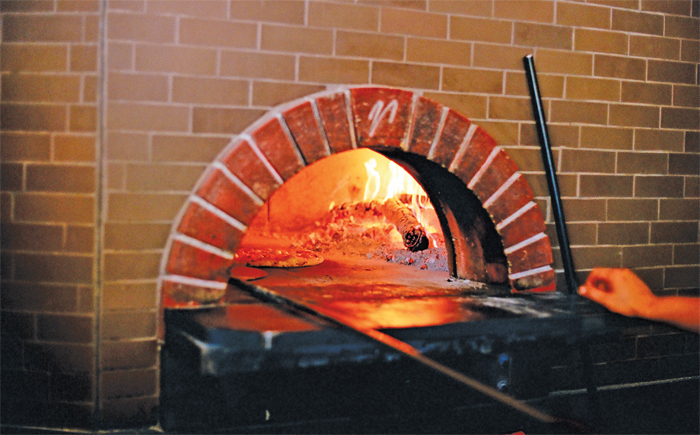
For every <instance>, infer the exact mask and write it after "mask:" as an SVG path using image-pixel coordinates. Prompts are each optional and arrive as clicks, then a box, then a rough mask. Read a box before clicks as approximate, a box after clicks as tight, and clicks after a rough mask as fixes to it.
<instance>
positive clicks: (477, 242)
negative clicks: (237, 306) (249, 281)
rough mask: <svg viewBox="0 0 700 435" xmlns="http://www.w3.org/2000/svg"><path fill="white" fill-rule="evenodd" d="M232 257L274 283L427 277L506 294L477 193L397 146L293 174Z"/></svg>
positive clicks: (416, 284)
mask: <svg viewBox="0 0 700 435" xmlns="http://www.w3.org/2000/svg"><path fill="white" fill-rule="evenodd" d="M419 180H420V181H419ZM434 205H436V206H434ZM411 237H413V240H412V239H411ZM329 263H330V264H329ZM360 263H361V264H362V265H363V266H362V270H363V273H357V269H358V265H359V264H360ZM233 264H234V267H233V268H232V273H233V274H234V276H235V275H236V274H241V275H243V277H244V278H245V277H246V276H247V274H250V273H253V274H255V273H256V271H254V270H252V271H251V270H245V269H242V268H241V266H253V267H260V266H262V268H263V269H264V270H266V272H262V271H261V272H259V274H260V275H262V274H263V273H269V274H270V276H271V277H275V278H276V280H275V283H277V284H276V285H278V286H279V285H282V284H286V285H287V286H290V285H294V286H304V285H305V284H304V280H310V279H311V278H312V277H318V276H327V275H329V274H330V275H333V277H332V278H333V281H334V282H337V281H338V280H339V279H340V277H343V285H344V286H345V287H344V288H345V289H347V288H349V287H348V286H355V287H356V288H357V289H358V292H359V293H363V291H364V293H365V294H368V293H367V292H366V288H367V286H368V285H369V286H371V285H372V284H373V283H377V282H380V281H381V282H382V283H383V285H385V286H386V285H392V280H393V281H401V283H402V285H404V286H405V287H404V288H405V289H406V290H404V291H403V293H402V296H403V297H410V296H411V295H412V294H416V293H420V294H421V295H425V291H426V289H425V287H426V284H425V281H426V280H428V279H429V280H432V281H433V282H434V285H432V286H431V287H437V286H440V285H448V281H454V280H463V282H462V284H461V286H460V288H461V289H462V290H464V288H467V289H473V290H477V289H482V290H483V289H484V288H485V287H486V286H485V285H486V284H489V285H490V286H488V287H489V288H490V290H491V292H498V293H505V292H510V288H509V287H508V286H507V284H508V274H507V270H508V266H507V259H506V257H505V255H504V253H503V245H502V243H501V239H500V237H499V235H498V233H497V232H496V229H495V227H494V225H493V223H492V222H491V220H490V218H489V216H488V214H487V212H486V210H484V208H483V207H482V206H481V203H480V201H479V200H478V198H476V196H475V195H474V194H473V193H472V192H471V191H470V190H469V189H467V188H466V186H464V183H462V182H461V181H460V180H459V179H458V178H457V177H455V176H454V175H452V174H450V173H449V172H448V171H446V170H445V169H444V168H442V167H440V166H439V165H436V164H434V163H432V162H430V161H429V160H427V159H426V158H424V157H422V156H417V155H413V154H410V153H405V152H398V151H395V150H384V151H383V152H382V150H379V151H378V152H375V151H372V150H370V149H360V150H352V151H346V152H343V153H340V154H337V155H333V156H329V157H326V158H324V159H322V160H320V161H318V162H315V163H313V164H312V165H309V166H307V167H306V168H305V169H304V170H303V171H301V172H300V173H298V174H296V175H295V176H293V177H291V178H290V179H289V180H287V181H286V182H285V184H284V185H283V186H282V187H280V188H279V189H278V190H277V191H276V192H275V193H274V194H273V195H272V196H271V197H270V198H269V199H268V200H267V201H266V202H265V204H264V205H263V206H262V207H261V209H260V211H259V212H258V214H257V215H256V217H255V218H254V219H253V220H252V221H251V223H250V224H249V225H248V228H247V230H246V234H245V236H243V238H242V240H241V243H240V244H239V246H238V248H237V250H236V253H235V258H234V261H233ZM266 266H267V267H266ZM301 267H309V268H308V269H306V268H304V269H302V268H301ZM275 269H281V270H282V272H280V271H279V270H275ZM402 270H403V271H404V273H403V274H402V272H401V271H402ZM316 271H317V272H316ZM370 271H371V272H372V274H371V275H372V277H373V279H369V278H368V275H369V274H368V273H367V272H370ZM314 272H316V273H314ZM282 275H284V276H287V277H288V279H287V280H282V279H281V276H282ZM382 276H386V279H380V278H381V277H382ZM399 276H402V278H399ZM351 277H352V278H351ZM292 280H293V281H298V282H295V283H293V284H292V283H291V282H289V281H292ZM329 280H330V278H329ZM285 281H286V282H285ZM269 283H270V279H266V280H265V284H266V285H273V284H269ZM316 284H317V285H318V282H316ZM412 288H413V289H414V290H413V291H412V290H411V289H412ZM372 293H373V294H375V295H376V294H377V293H378V292H377V291H376V290H375V291H373V292H372ZM394 296H396V295H394ZM325 297H326V298H331V296H330V295H325Z"/></svg>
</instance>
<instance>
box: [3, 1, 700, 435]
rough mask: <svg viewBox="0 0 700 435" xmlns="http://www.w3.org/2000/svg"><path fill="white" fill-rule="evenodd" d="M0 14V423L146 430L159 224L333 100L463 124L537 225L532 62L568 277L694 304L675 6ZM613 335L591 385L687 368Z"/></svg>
mask: <svg viewBox="0 0 700 435" xmlns="http://www.w3.org/2000/svg"><path fill="white" fill-rule="evenodd" d="M0 8H1V10H2V21H1V23H0V25H1V26H2V49H1V56H2V57H1V59H0V60H1V62H0V63H1V70H2V77H1V78H2V117H1V119H0V121H1V123H2V124H1V126H2V136H1V140H2V146H1V154H0V157H1V160H2V180H1V187H2V196H1V200H2V203H1V210H2V276H1V277H2V333H3V337H2V382H3V389H2V396H3V397H2V399H3V402H2V403H3V412H2V419H3V424H17V425H46V426H67V427H100V428H107V427H126V426H144V425H150V424H154V423H155V422H156V411H155V410H156V407H157V404H158V377H159V369H158V359H157V354H158V352H157V340H156V325H157V319H158V314H157V313H158V307H157V304H158V296H157V294H156V287H157V283H156V279H157V277H158V274H159V267H160V261H161V257H162V255H163V250H164V247H165V243H166V240H167V236H168V234H169V232H170V228H171V225H172V222H173V219H174V218H175V216H176V214H177V213H178V211H179V210H180V208H181V206H182V205H183V203H184V202H185V199H186V198H187V196H188V194H189V193H190V191H191V189H192V188H193V186H194V184H195V182H196V181H197V179H198V178H199V177H200V175H201V173H202V171H203V170H204V168H205V167H206V165H207V164H208V163H210V162H211V161H212V160H213V159H214V158H215V157H216V155H217V154H218V152H219V151H220V150H221V149H223V147H224V146H225V145H226V144H227V143H229V142H230V140H232V139H233V138H235V137H236V135H237V134H238V133H239V132H241V131H242V130H243V129H245V127H247V126H248V125H250V124H251V123H252V122H254V121H255V120H256V119H258V118H260V117H261V116H262V115H263V114H265V113H266V112H267V111H269V110H270V109H271V108H273V107H275V106H276V105H278V104H281V103H284V102H287V101H290V100H294V99H297V98H300V97H302V96H304V95H308V94H310V93H314V92H318V91H322V90H325V89H327V87H333V86H335V85H339V84H344V85H359V84H377V85H384V86H397V87H404V88H409V89H411V90H415V91H422V92H423V95H424V96H426V97H428V98H432V99H434V100H437V101H439V102H441V103H443V104H445V105H446V106H448V107H451V108H453V109H455V110H457V111H458V112H460V113H462V114H463V115H465V116H467V117H469V118H470V119H471V120H472V121H474V122H476V123H477V124H478V125H480V126H481V127H483V128H484V129H485V130H486V131H488V132H489V133H490V134H491V135H492V136H494V138H495V139H496V140H497V141H498V143H499V144H500V145H501V146H503V147H504V148H505V149H506V151H507V152H508V153H509V155H510V156H511V157H512V158H513V159H514V160H515V161H516V163H517V164H518V166H519V168H520V169H521V171H523V173H524V174H525V175H526V177H527V179H528V181H529V182H530V184H531V186H532V187H533V190H534V191H535V194H536V196H537V198H538V202H539V203H540V206H541V208H542V210H543V211H545V212H546V216H547V219H548V222H551V210H550V209H549V204H548V199H547V196H548V193H547V188H546V183H545V179H544V173H543V169H542V164H541V158H540V154H539V147H538V144H537V139H536V133H535V129H534V121H533V118H532V113H531V109H530V100H529V96H528V93H527V86H526V82H525V78H524V72H523V68H522V61H521V59H522V57H523V56H524V55H526V54H528V53H534V55H535V62H536V65H537V68H538V73H539V78H540V84H541V87H542V93H543V97H544V100H545V108H546V110H547V116H548V121H549V128H550V134H551V138H552V142H553V146H554V147H555V157H556V159H557V162H558V166H559V167H558V171H559V180H560V185H561V188H562V192H563V196H564V205H565V213H566V218H567V221H568V228H569V232H570V236H571V239H572V245H573V248H572V249H573V255H574V262H575V264H576V266H577V269H578V270H579V271H580V272H582V273H581V275H582V276H585V273H586V271H587V270H590V269H591V268H592V267H594V266H624V267H630V268H632V269H634V270H635V271H637V272H638V273H639V274H640V275H641V276H642V277H643V278H644V279H645V280H646V281H647V282H648V283H649V284H650V286H651V287H652V288H653V289H654V290H655V291H657V292H659V293H664V294H676V293H682V294H694V295H697V294H698V290H697V289H698V286H699V282H698V281H699V270H700V258H699V257H700V245H699V243H698V241H699V236H698V233H699V225H700V176H699V173H700V144H699V142H700V109H699V106H700V103H699V98H700V96H699V93H698V75H699V72H698V62H700V47H699V44H700V37H699V36H698V35H699V33H700V30H699V19H698V15H699V9H700V5H699V2H697V1H691V0H662V1H657V0H588V1H553V0H542V1H539V0H531V1H509V0H496V1H492V0H483V1H481V0H475V1H469V2H465V1H449V0H446V1H442V0H405V1H391V0H357V1H316V0H308V1H304V0H300V1H294V0H287V1H250V2H249V1H241V0H233V1H227V0H211V1H209V0H201V1H156V0H122V1H119V0H109V1H108V0H102V1H100V0H85V1H77V0H65V1H64V0H45V1H42V0H4V1H2V2H0ZM549 234H550V239H551V240H552V242H553V243H554V244H556V235H555V230H554V227H553V225H550V228H549ZM555 257H558V256H557V255H556V248H555ZM557 261H558V260H557ZM556 267H557V268H560V267H561V266H560V263H558V262H557V264H556ZM635 334H636V335H634V336H631V337H629V339H627V340H626V341H625V342H624V343H622V345H619V346H618V347H617V348H614V349H624V350H625V352H623V353H618V352H614V351H608V352H606V351H601V352H600V353H599V354H600V355H603V356H602V357H600V359H599V361H598V363H599V364H601V367H602V366H603V365H604V366H605V367H613V366H612V365H610V364H608V363H609V361H610V360H611V359H615V358H618V359H620V358H621V359H634V358H637V359H643V360H646V361H652V360H653V361H656V360H658V358H660V357H663V356H665V355H669V354H672V355H675V358H676V359H674V360H673V361H676V362H678V360H679V358H680V357H678V356H679V355H681V356H682V357H683V358H685V360H688V359H690V357H688V352H691V351H689V350H688V349H689V348H690V349H695V348H696V347H697V340H695V341H693V342H692V343H693V345H692V346H691V345H688V344H687V339H681V338H679V336H678V335H677V334H676V332H675V330H671V329H670V328H657V329H654V330H653V331H650V330H645V331H641V332H640V331H636V332H635ZM669 340H670V341H669ZM674 340H675V341H674ZM669 342H671V343H675V342H679V343H682V345H679V346H675V347H674V346H670V347H669V346H664V345H663V343H669ZM630 343H632V344H630ZM650 346H651V348H650ZM662 348H663V349H662ZM630 349H632V350H631V351H630ZM640 349H641V351H640ZM650 349H651V350H650ZM659 349H660V350H659ZM694 352H697V350H694ZM691 357H693V356H692V355H691ZM694 357H695V358H696V355H695V356H694ZM685 360H684V361H685ZM680 363H683V362H680ZM649 364H652V363H649ZM652 365H653V364H652Z"/></svg>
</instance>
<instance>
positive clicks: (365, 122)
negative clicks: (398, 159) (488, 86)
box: [351, 88, 413, 148]
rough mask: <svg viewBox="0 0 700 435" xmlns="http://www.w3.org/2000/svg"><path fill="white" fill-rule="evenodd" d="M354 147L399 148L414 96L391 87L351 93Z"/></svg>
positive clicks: (364, 89) (359, 89)
mask: <svg viewBox="0 0 700 435" xmlns="http://www.w3.org/2000/svg"><path fill="white" fill-rule="evenodd" d="M351 97H352V102H351V103H352V109H353V121H354V123H355V132H356V137H357V145H358V146H361V147H382V148H386V147H395V148H400V147H401V142H402V141H403V140H404V138H405V137H406V129H407V128H408V121H409V120H410V116H411V106H412V98H413V93H412V92H409V91H404V90H400V89H393V88H357V89H353V90H352V91H351Z"/></svg>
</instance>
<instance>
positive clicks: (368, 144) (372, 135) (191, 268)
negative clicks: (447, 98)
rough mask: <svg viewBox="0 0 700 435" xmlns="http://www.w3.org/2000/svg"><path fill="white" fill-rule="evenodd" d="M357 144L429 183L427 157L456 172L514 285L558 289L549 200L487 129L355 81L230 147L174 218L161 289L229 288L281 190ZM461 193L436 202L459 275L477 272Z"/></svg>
mask: <svg viewBox="0 0 700 435" xmlns="http://www.w3.org/2000/svg"><path fill="white" fill-rule="evenodd" d="M358 148H370V149H374V150H377V151H379V152H380V153H384V154H385V155H387V156H389V157H390V158H392V159H395V160H398V161H401V162H402V163H403V164H404V165H408V166H409V167H411V169H412V172H413V173H414V174H416V176H417V177H418V178H419V179H421V180H422V181H423V183H424V184H427V185H428V186H430V185H431V183H433V184H435V182H434V181H431V180H429V179H428V178H427V177H428V175H427V174H428V171H427V170H424V171H421V167H422V166H423V167H424V166H425V164H424V163H421V161H422V160H426V161H428V162H432V163H434V164H437V165H439V167H441V168H442V170H443V171H447V172H449V173H450V174H453V175H454V176H456V177H457V178H458V179H459V180H461V182H462V183H463V184H464V185H465V186H466V187H467V188H468V189H469V190H471V191H472V192H473V193H474V194H475V196H476V197H477V198H478V200H479V201H480V203H481V205H482V206H483V207H484V208H485V209H486V211H487V212H488V214H489V216H490V217H491V219H492V220H493V224H494V226H495V229H496V230H497V231H498V233H499V235H500V237H501V240H502V246H503V252H504V254H505V256H506V258H507V262H508V276H509V281H510V284H511V285H512V287H513V289H515V290H518V291H520V290H535V289H543V288H549V289H553V286H554V280H555V276H554V270H553V269H552V267H551V264H552V261H553V259H552V251H551V246H550V243H549V239H548V237H547V235H546V234H545V232H544V231H545V225H544V220H543V218H542V214H541V212H540V209H539V207H538V205H537V204H536V203H535V202H534V198H533V194H532V191H531V189H530V187H529V185H528V183H527V181H526V180H525V178H524V177H523V176H522V175H521V174H520V173H519V172H518V170H517V167H516V165H515V163H514V162H513V161H512V160H511V159H510V158H509V157H508V154H507V153H506V152H505V151H504V150H502V149H501V148H499V147H498V146H497V144H496V143H495V141H494V140H493V139H492V138H491V137H490V136H489V135H488V133H486V132H485V131H484V130H483V129H482V128H481V127H479V126H477V125H476V124H473V123H472V122H470V121H469V119H467V118H466V117H464V116H463V115H461V114H459V113H457V112H456V111H454V110H452V109H450V108H449V107H445V106H443V105H442V104H439V103H437V102H435V101H431V100H430V99H427V98H424V97H422V96H420V95H419V94H416V93H414V92H411V91H407V90H402V89H396V88H384V87H356V88H341V89H338V90H334V91H329V92H324V93H321V94H316V95H312V96H310V97H307V98H304V99H301V100H297V101H294V102H291V103H289V104H286V105H284V106H282V107H279V108H278V109H276V110H274V111H272V112H271V113H270V114H268V115H267V116H265V117H264V118H262V119H261V120H259V121H258V122H256V123H255V124H253V125H252V126H251V127H250V128H248V129H247V130H246V131H245V132H244V133H243V134H242V135H241V136H240V138H238V139H236V140H234V141H233V142H232V143H231V144H230V145H229V146H228V147H226V149H225V150H224V151H223V152H222V153H221V155H220V156H219V157H217V159H216V160H215V161H214V162H213V163H212V164H211V165H209V168H208V169H207V171H206V173H205V174H204V175H203V177H202V178H201V180H200V181H199V183H198V185H197V187H196V188H195V190H194V191H193V193H192V195H191V196H190V198H189V200H188V201H187V204H186V205H185V207H184V209H183V211H182V212H181V215H180V217H179V218H178V221H177V223H176V225H175V226H174V230H173V233H172V234H171V236H170V242H169V245H170V247H169V249H168V250H167V255H166V258H165V260H164V262H163V268H162V273H161V277H160V282H161V289H162V292H163V293H164V294H168V293H171V292H177V293H182V292H187V291H188V289H187V288H189V287H193V288H192V289H190V290H189V291H191V292H197V291H202V290H206V289H210V290H215V289H219V290H222V289H225V287H226V282H227V280H228V276H229V270H230V268H231V264H232V261H233V256H234V252H235V250H236V247H237V246H238V244H239V242H240V241H241V239H242V237H243V235H244V234H245V231H246V228H247V226H248V224H249V223H250V222H251V221H252V220H253V218H254V217H255V215H256V214H257V212H258V211H259V210H260V209H261V207H262V205H263V203H264V202H265V201H266V200H267V199H268V198H269V197H270V196H271V195H272V193H273V192H275V190H276V189H277V188H279V187H280V186H281V185H282V184H283V183H284V182H285V181H286V180H288V179H289V178H290V177H292V176H293V175H295V174H296V173H298V172H300V171H302V170H303V169H304V168H305V166H307V165H310V164H312V163H314V162H316V161H318V160H320V159H323V158H324V157H327V156H329V155H332V154H336V153H341V152H344V151H350V150H353V149H358ZM416 157H420V158H422V160H421V159H417V158H416ZM413 162H417V163H413ZM421 165H422V166H421ZM433 171H434V170H433ZM433 190H434V191H436V192H439V190H438V189H433ZM458 193H459V192H449V191H448V192H439V193H436V194H435V195H433V196H434V197H435V198H434V201H433V202H438V203H439V204H440V205H441V207H440V209H442V210H443V222H446V223H447V226H448V228H445V229H444V230H447V231H448V234H450V237H446V240H448V241H449V242H450V243H449V245H451V246H450V247H451V249H450V251H451V252H452V253H453V255H452V257H453V258H454V261H451V262H450V266H451V267H450V268H451V275H452V276H454V277H457V278H474V277H475V275H476V276H478V274H475V272H474V271H473V270H470V267H471V265H472V264H474V263H476V261H474V259H471V258H469V257H470V255H471V252H470V248H469V243H468V240H467V239H468V234H467V233H468V228H467V227H468V223H467V224H465V223H463V222H457V221H456V219H455V217H454V214H453V213H451V212H450V204H452V203H459V202H460V201H462V202H464V201H466V199H465V196H464V195H462V196H461V197H458V198H455V196H457V194H458ZM477 279H478V278H477ZM197 287H200V289H197Z"/></svg>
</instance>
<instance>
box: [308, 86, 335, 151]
mask: <svg viewBox="0 0 700 435" xmlns="http://www.w3.org/2000/svg"><path fill="white" fill-rule="evenodd" d="M307 101H308V102H309V103H311V110H312V111H313V112H314V118H315V119H316V125H317V126H318V131H320V132H321V137H322V138H323V146H324V147H323V149H324V151H326V157H327V156H330V155H331V143H330V141H329V140H328V133H326V128H325V127H324V126H323V119H322V118H321V111H320V110H319V109H318V105H317V104H316V99H313V98H308V99H307Z"/></svg>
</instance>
